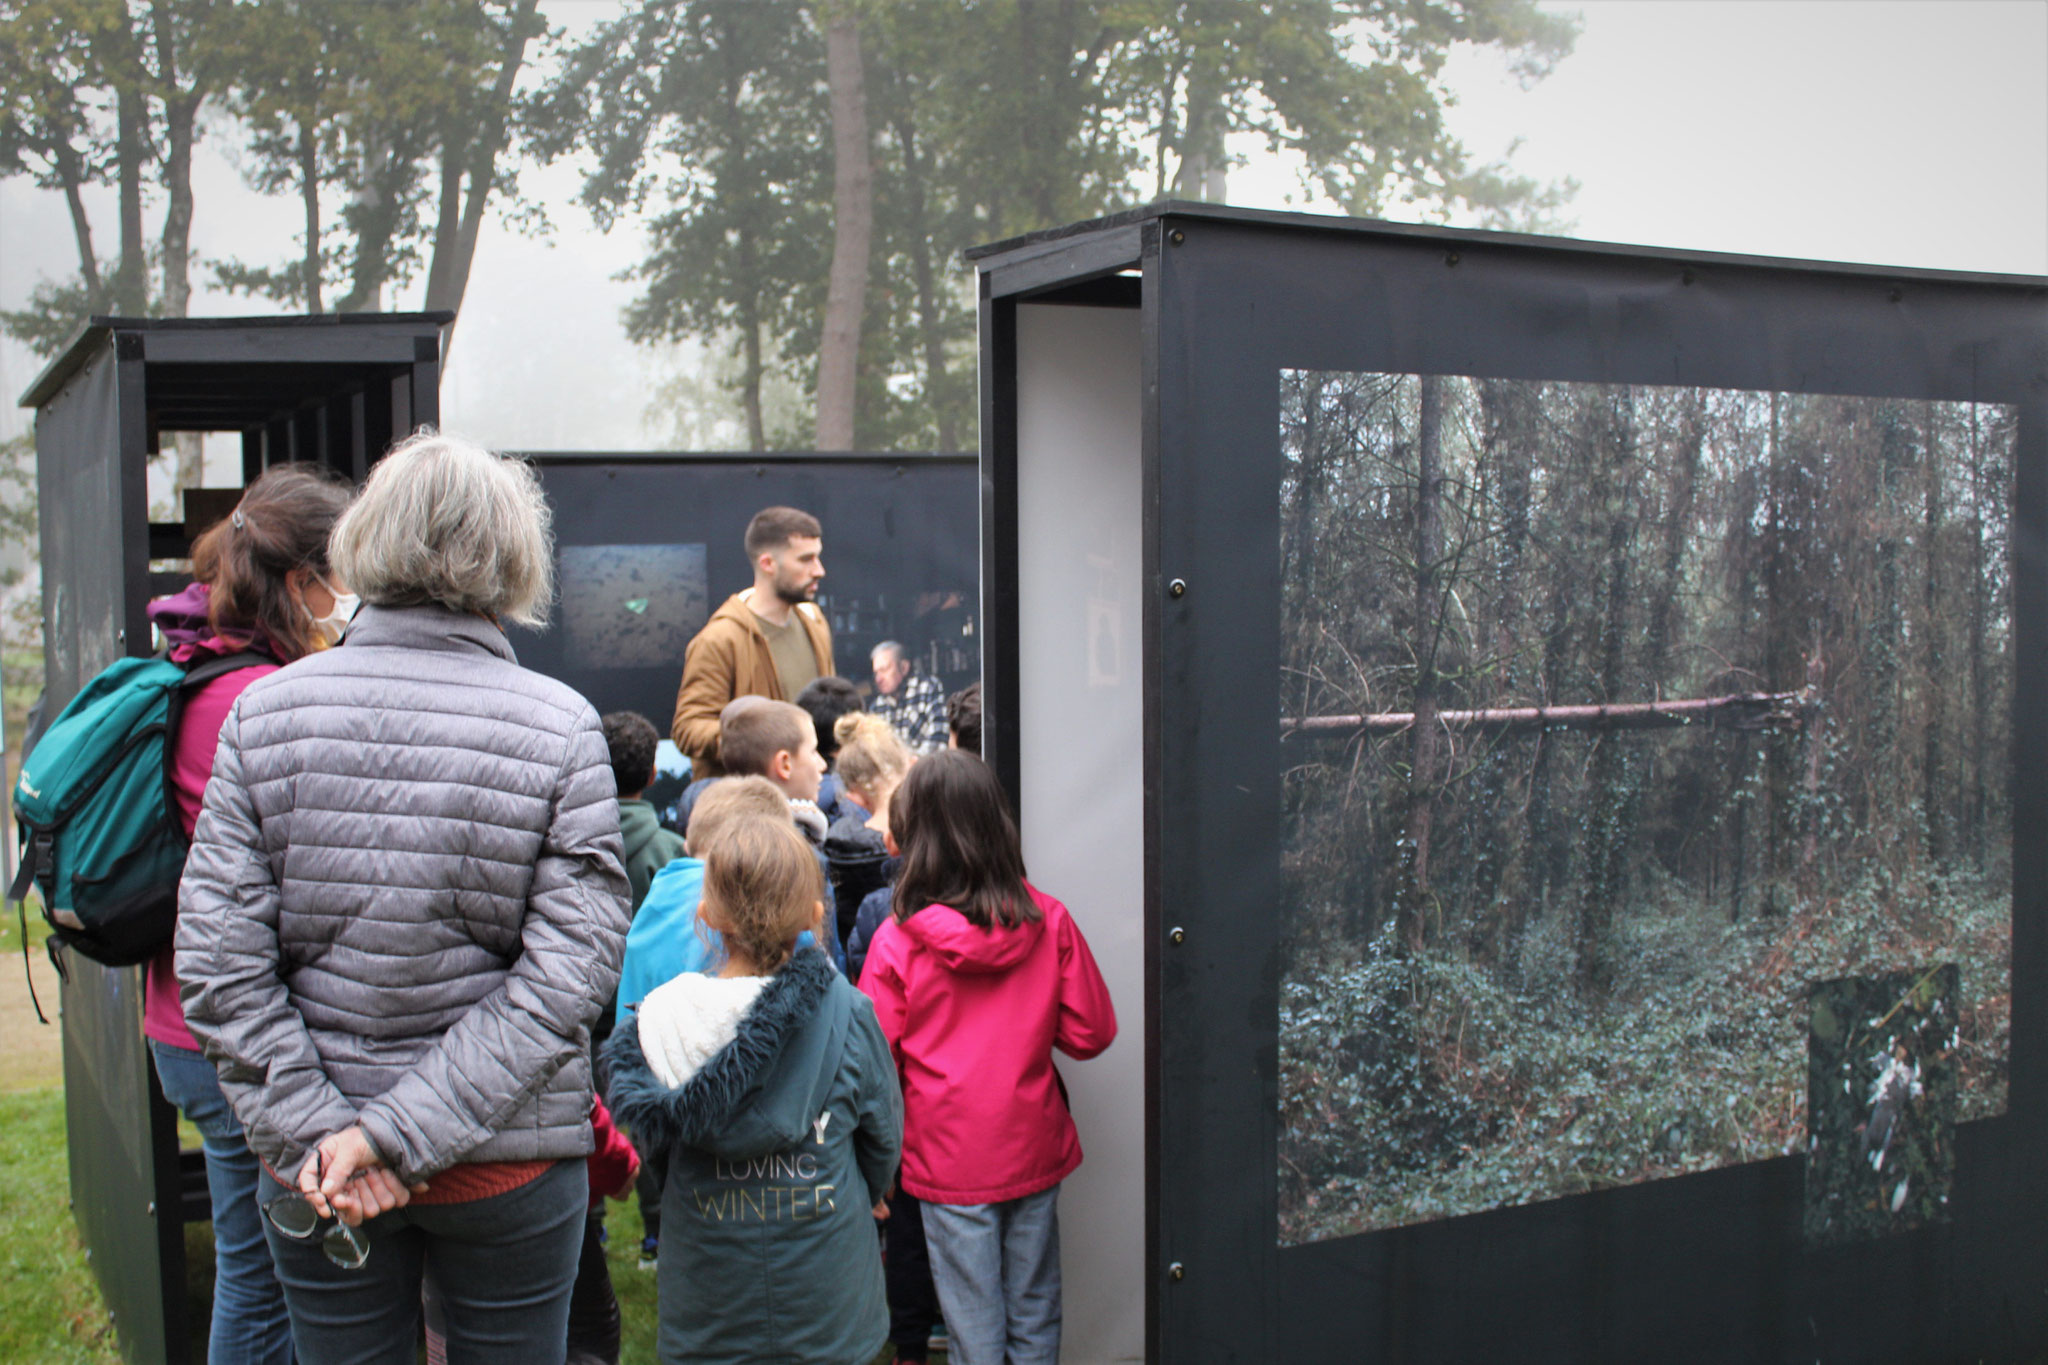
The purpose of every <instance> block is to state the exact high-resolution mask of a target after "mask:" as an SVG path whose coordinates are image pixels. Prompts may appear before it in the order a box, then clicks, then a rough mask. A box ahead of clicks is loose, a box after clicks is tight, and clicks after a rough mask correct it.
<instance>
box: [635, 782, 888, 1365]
mask: <svg viewBox="0 0 2048 1365" xmlns="http://www.w3.org/2000/svg"><path fill="white" fill-rule="evenodd" d="M701 851H702V852H703V853H704V854H705V875H704V894H703V899H702V901H701V902H700V905H699V910H698V913H699V915H700V916H701V917H702V918H703V920H704V923H705V926H706V927H707V928H709V929H713V930H716V931H717V933H718V934H719V936H720V938H721V940H722V942H723V945H724V950H725V954H726V959H725V962H724V965H723V966H722V967H720V968H719V970H718V973H717V975H715V976H707V975H702V974H699V973H695V972H686V973H684V974H683V975H681V976H678V977H676V978H675V979H674V980H672V981H670V982H668V983H667V984H666V985H663V986H661V987H659V988H657V989H656V990H654V991H653V992H652V993H650V994H649V995H648V996H647V998H646V999H645V1000H643V1001H641V1002H640V1005H639V1007H638V1008H637V1009H636V1010H635V1011H634V1013H633V1014H632V1016H631V1017H630V1018H629V1020H628V1021H627V1022H626V1023H622V1024H621V1025H620V1027H619V1028H618V1030H617V1031H616V1032H615V1033H613V1035H612V1038H611V1041H610V1042H609V1043H607V1044H606V1046H605V1056H606V1059H607V1060H608V1061H609V1063H610V1067H611V1087H610V1091H611V1102H612V1109H613V1111H614V1113H615V1114H616V1116H617V1117H618V1119H619V1121H620V1122H621V1123H623V1124H625V1125H627V1126H628V1127H630V1128H631V1129H632V1131H633V1133H634V1134H635V1136H636V1137H637V1139H638V1140H639V1145H640V1147H641V1150H642V1152H643V1154H644V1155H645V1157H646V1159H647V1160H649V1161H665V1162H666V1163H667V1166H668V1182H667V1188H666V1190H665V1191H664V1193H663V1195H662V1223H663V1225H664V1227H665V1228H666V1229H667V1231H668V1236H667V1237H666V1238H665V1240H664V1241H663V1243H662V1246H661V1255H660V1263H659V1270H658V1272H657V1276H658V1278H657V1285H658V1289H659V1294H660V1311H661V1328H660V1334H659V1338H658V1350H659V1353H660V1356H661V1359H662V1360H664V1361H676V1362H680V1361H685V1360H687V1361H693V1362H697V1361H703V1362H734V1363H735V1365H737V1362H743V1361H765V1360H775V1361H815V1362H820V1363H821V1365H823V1363H824V1362H831V1363H832V1365H845V1362H849V1361H862V1360H868V1359H871V1358H873V1356H874V1355H875V1354H876V1353H877V1352H878V1351H880V1350H881V1348H882V1344H883V1342H884V1340H885V1339H886V1337H887V1334H888V1326H889V1313H888V1308H887V1306H886V1303H885V1300H884V1297H883V1290H882V1264H881V1258H880V1256H879V1255H878V1254H877V1251H876V1246H875V1231H874V1218H876V1217H887V1212H886V1206H885V1205H884V1204H883V1202H882V1199H883V1195H884V1194H885V1193H886V1191H887V1190H888V1187H889V1181H890V1179H891V1178H892V1177H893V1175H894V1174H895V1170H896V1163H897V1160H898V1157H899V1156H900V1154H901V1151H902V1142H903V1101H902V1096H901V1095H900V1093H899V1092H898V1090H897V1083H896V1068H895V1063H894V1061H893V1060H892V1059H891V1057H890V1054H889V1048H888V1044H887V1043H886V1042H884V1041H883V1038H882V1032H881V1029H880V1027H879V1026H878V1025H877V1024H876V1022H875V1015H874V1010H873V1008H872V1006H870V1005H869V1003H868V1001H867V999H866V998H865V997H863V996H862V995H861V994H860V992H858V991H856V990H855V989H853V987H851V986H849V985H847V984H846V981H845V979H844V978H843V977H841V976H840V975H839V974H838V973H837V972H835V971H834V970H833V969H832V966H831V964H830V963H829V962H828V961H827V960H826V958H825V956H824V954H823V953H821V952H819V951H818V950H817V949H816V948H811V947H806V948H801V949H799V948H798V947H797V939H798V935H799V934H800V933H802V932H804V931H805V930H809V931H812V932H813V933H817V932H819V931H820V930H821V929H822V925H823V917H824V904H823V902H824V886H823V883H822V881H821V879H820V877H819V875H818V865H817V859H816V857H815V855H813V853H812V852H811V849H810V846H809V844H808V843H806V842H805V841H804V838H803V836H802V835H800V834H798V833H797V831H796V829H795V827H794V826H792V825H790V824H789V823H787V822H786V821H772V820H767V819H749V820H745V821H742V822H740V823H738V824H735V825H733V826H732V827H730V828H729V829H727V830H725V831H722V832H721V833H720V835H719V837H718V838H717V839H716V840H715V841H714V842H713V843H712V844H711V846H710V847H709V848H708V849H704V850H701ZM871 1210H872V1213H871V1212H870V1211H871Z"/></svg>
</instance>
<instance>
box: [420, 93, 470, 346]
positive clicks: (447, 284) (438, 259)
mask: <svg viewBox="0 0 2048 1365" xmlns="http://www.w3.org/2000/svg"><path fill="white" fill-rule="evenodd" d="M466 137H467V135H466V134H465V133H464V132H463V131H462V130H460V129H458V128H457V127H455V126H454V125H453V123H452V122H451V124H450V125H449V126H448V127H446V128H443V129H442V130H441V137H440V148H441V192H440V194H439V195H438V196H437V197H436V200H435V205H436V207H435V214H434V252H433V255H432V256H431V257H430V258H429V260H428V263H427V298H426V307H428V308H429V309H439V308H446V307H448V304H447V302H446V300H447V299H449V298H452V297H455V296H456V291H455V287H454V275H455V256H456V250H455V244H456V242H457V241H458V240H459V239H460V238H461V236H462V173H463V167H464V166H465V165H467V164H468V160H469V157H468V148H469V144H468V142H467V140H466Z"/></svg>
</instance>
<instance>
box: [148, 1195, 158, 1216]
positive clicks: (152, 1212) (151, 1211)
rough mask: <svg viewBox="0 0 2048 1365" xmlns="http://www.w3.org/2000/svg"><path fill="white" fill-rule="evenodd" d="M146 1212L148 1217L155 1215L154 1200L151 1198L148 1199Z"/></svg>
mask: <svg viewBox="0 0 2048 1365" xmlns="http://www.w3.org/2000/svg"><path fill="white" fill-rule="evenodd" d="M148 1213H149V1216H150V1217H152V1218H154V1217H156V1200H154V1199H152V1200H150V1201H149V1209H148Z"/></svg>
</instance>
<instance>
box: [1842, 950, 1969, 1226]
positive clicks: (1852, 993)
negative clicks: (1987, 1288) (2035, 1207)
mask: <svg viewBox="0 0 2048 1365" xmlns="http://www.w3.org/2000/svg"><path fill="white" fill-rule="evenodd" d="M1961 980H1962V974H1961V972H1960V971H1959V970H1958V969H1957V967H1956V964H1955V963H1953V962H1946V963H1943V964H1942V965H1940V966H1938V967H1929V968H1927V969H1925V970H1923V971H1911V972H1892V973H1888V974H1886V975H1884V976H1850V977H1843V978H1841V979H1839V980H1835V981H1819V982H1815V983H1814V987H1813V993H1812V995H1811V996H1810V997H1809V1002H1810V1005H1811V1009H1810V1012H1809V1014H1808V1017H1807V1034H1806V1058H1807V1099H1806V1114H1807V1119H1806V1128H1807V1147H1806V1240H1807V1241H1808V1242H1809V1243H1810V1244H1813V1245H1816V1246H1827V1245H1832V1244H1835V1243H1841V1242H1858V1241H1864V1240H1867V1239H1869V1238H1872V1237H1883V1236H1885V1235H1887V1234H1889V1233H1894V1232H1907V1231H1910V1230H1912V1229H1914V1228H1918V1227H1923V1226H1925V1225H1926V1224H1929V1223H1941V1222H1946V1221H1948V1196H1949V1185H1950V1183H1951V1180H1952V1178H1953V1176H1954V1174H1955V1164H1956V1154H1955V1128H1956V1054H1957V1052H1958V1050H1959V1049H1960V1048H1961V1045H1962V1029H1961V1025H1960V1023H1959V1022H1958V1019H1959V1015H1958V1002H1959V1000H1960V983H1961Z"/></svg>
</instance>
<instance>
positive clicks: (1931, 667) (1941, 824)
mask: <svg viewBox="0 0 2048 1365" xmlns="http://www.w3.org/2000/svg"><path fill="white" fill-rule="evenodd" d="M1921 414H1922V422H1921V430H1922V433H1923V435H1922V439H1921V476H1922V477H1921V528H1920V543H1921V554H1922V556H1923V558H1924V560H1925V562H1926V573H1925V576H1924V582H1923V584H1922V588H1923V592H1922V602H1923V604H1924V615H1925V617H1926V620H1925V623H1924V631H1923V638H1922V642H1921V650H1922V654H1921V675H1920V677H1921V681H1920V689H1919V690H1920V692H1921V693H1922V695H1923V696H1925V697H1927V699H1928V704H1927V705H1926V706H1925V707H1924V711H1923V715H1922V718H1921V724H1922V725H1923V726H1924V727H1925V728H1924V731H1923V734H1922V740H1921V755H1920V818H1921V820H1922V821H1923V822H1924V824H1925V827H1926V834H1925V838H1926V841H1927V857H1928V859H1929V861H1931V862H1932V863H1933V864H1934V866H1935V867H1936V868H1937V869H1939V868H1943V867H1945V866H1946V865H1947V863H1948V857H1949V848H1948V837H1947V836H1948V828H1947V827H1948V819H1947V812H1946V811H1945V810H1944V808H1943V803H1942V782H1941V770H1942V752H1941V714H1942V709H1943V708H1942V707H1941V706H1940V705H1938V704H1936V703H1935V701H1934V697H1933V692H1934V690H1935V689H1936V688H1939V687H1940V686H1941V685H1942V683H1943V682H1944V681H1945V679H1943V677H1942V664H1943V659H1942V649H1941V636H1942V630H1943V621H1942V608H1943V603H1942V601H1941V535H1942V532H1941V438H1940V435H1939V433H1938V432H1937V430H1936V427H1935V415H1934V405H1933V404H1932V403H1928V404H1925V405H1923V406H1922V409H1921Z"/></svg>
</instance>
